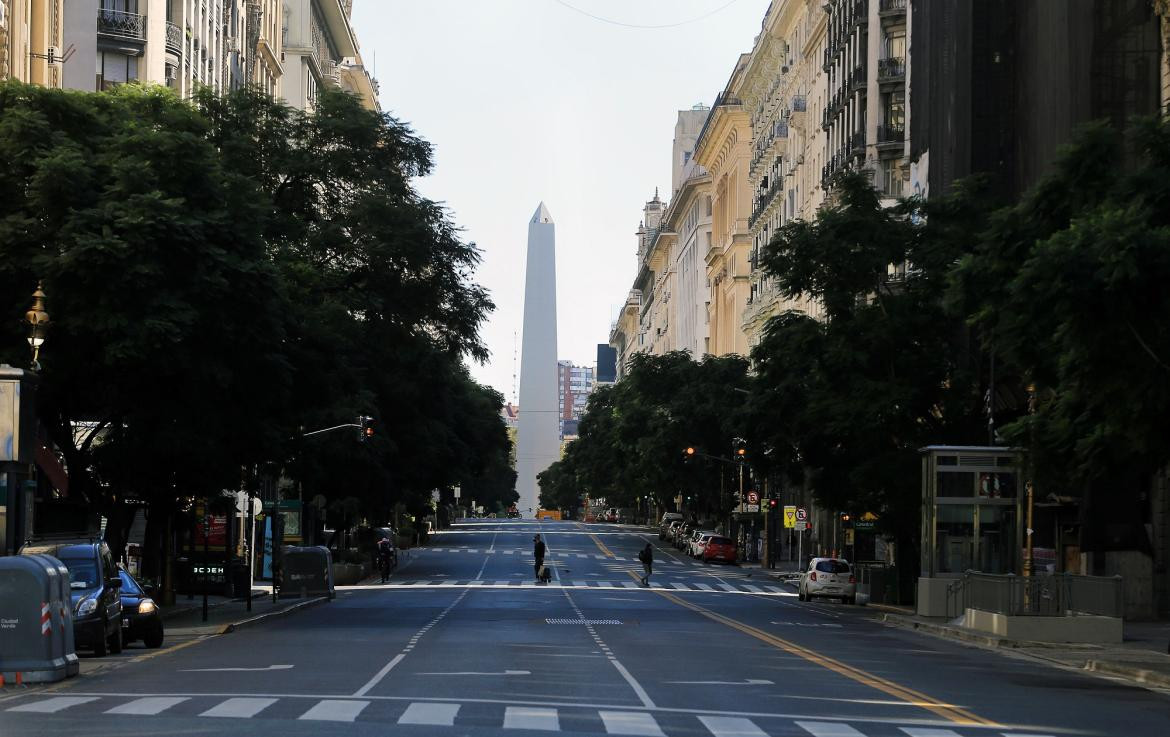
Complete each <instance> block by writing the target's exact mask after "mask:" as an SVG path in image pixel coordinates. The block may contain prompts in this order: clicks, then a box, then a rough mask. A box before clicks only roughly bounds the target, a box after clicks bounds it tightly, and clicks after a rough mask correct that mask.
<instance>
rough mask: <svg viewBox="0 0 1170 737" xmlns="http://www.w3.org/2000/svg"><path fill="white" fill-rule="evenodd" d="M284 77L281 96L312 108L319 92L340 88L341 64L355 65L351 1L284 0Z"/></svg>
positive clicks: (291, 101) (355, 43)
mask: <svg viewBox="0 0 1170 737" xmlns="http://www.w3.org/2000/svg"><path fill="white" fill-rule="evenodd" d="M284 9H285V10H284V13H285V15H284V65H285V76H284V80H283V84H282V86H281V96H282V97H284V99H285V100H286V101H287V102H288V104H290V105H292V106H293V107H295V108H299V109H301V110H312V109H313V106H314V104H315V103H316V100H317V94H318V91H319V90H321V89H323V88H324V87H326V86H329V87H339V86H340V85H341V79H342V67H344V66H349V65H350V62H353V64H354V65H356V62H357V56H358V48H357V39H356V38H355V37H354V33H353V29H352V28H351V27H350V25H349V15H350V12H351V11H352V9H353V2H352V0H345V1H343V0H285V2H284Z"/></svg>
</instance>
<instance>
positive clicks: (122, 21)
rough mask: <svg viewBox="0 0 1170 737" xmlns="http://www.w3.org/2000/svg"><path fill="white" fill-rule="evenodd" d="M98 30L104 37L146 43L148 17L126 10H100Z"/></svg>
mask: <svg viewBox="0 0 1170 737" xmlns="http://www.w3.org/2000/svg"><path fill="white" fill-rule="evenodd" d="M97 30H98V33H99V34H100V35H102V36H110V37H112V38H122V39H129V40H131V41H146V16H145V15H139V14H138V13H127V12H126V11H124V10H105V9H99V10H98V17H97Z"/></svg>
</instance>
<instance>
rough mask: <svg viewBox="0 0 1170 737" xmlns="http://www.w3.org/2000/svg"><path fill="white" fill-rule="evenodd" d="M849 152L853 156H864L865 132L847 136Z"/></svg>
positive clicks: (855, 132) (856, 132)
mask: <svg viewBox="0 0 1170 737" xmlns="http://www.w3.org/2000/svg"><path fill="white" fill-rule="evenodd" d="M849 150H850V152H851V153H852V154H854V155H862V156H864V155H865V132H864V131H854V132H853V135H851V136H849Z"/></svg>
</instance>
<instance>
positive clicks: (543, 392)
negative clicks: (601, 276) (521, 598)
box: [516, 202, 561, 518]
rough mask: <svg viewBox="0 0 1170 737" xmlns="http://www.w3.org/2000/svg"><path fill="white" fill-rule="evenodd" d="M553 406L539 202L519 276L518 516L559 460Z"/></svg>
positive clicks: (531, 510) (545, 240)
mask: <svg viewBox="0 0 1170 737" xmlns="http://www.w3.org/2000/svg"><path fill="white" fill-rule="evenodd" d="M559 417H560V413H559V411H558V407H557V261H556V226H555V225H553V220H552V216H551V215H549V214H548V208H546V207H545V206H544V203H543V202H542V203H540V207H538V208H536V213H535V214H533V216H532V219H531V220H530V221H529V222H528V262H527V264H526V266H525V273H524V341H523V345H522V346H521V354H520V418H519V421H520V427H519V429H518V433H517V434H518V436H519V437H518V438H517V441H516V491H517V493H519V495H520V501H518V502H517V503H516V508H517V509H518V510H519V511H520V516H522V517H528V518H532V517H535V516H536V511H537V510H538V509H539V508H540V504H539V499H540V487H539V486H538V484H537V483H536V474H538V473H540V472H541V471H543V470H544V469H546V468H548V467H549V466H550V465H552V463H553V462H554V461H556V460H559V459H560V457H561V437H560V436H561V433H560V421H559Z"/></svg>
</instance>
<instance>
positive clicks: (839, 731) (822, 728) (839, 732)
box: [796, 722, 865, 737]
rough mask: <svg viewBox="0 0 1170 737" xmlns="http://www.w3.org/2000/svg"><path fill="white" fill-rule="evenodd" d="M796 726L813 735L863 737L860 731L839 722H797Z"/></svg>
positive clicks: (816, 736) (818, 736)
mask: <svg viewBox="0 0 1170 737" xmlns="http://www.w3.org/2000/svg"><path fill="white" fill-rule="evenodd" d="M796 726H798V727H800V728H801V729H803V730H804V731H805V732H808V733H809V734H811V735H812V736H813V737H865V735H863V734H862V733H861V732H858V731H857V730H856V729H854V728H853V727H850V726H849V725H848V724H842V723H841V722H797V723H796Z"/></svg>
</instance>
